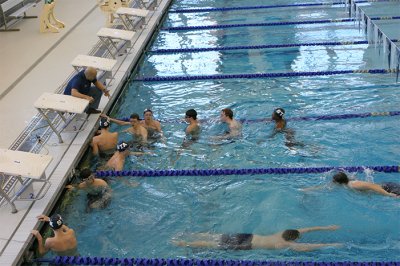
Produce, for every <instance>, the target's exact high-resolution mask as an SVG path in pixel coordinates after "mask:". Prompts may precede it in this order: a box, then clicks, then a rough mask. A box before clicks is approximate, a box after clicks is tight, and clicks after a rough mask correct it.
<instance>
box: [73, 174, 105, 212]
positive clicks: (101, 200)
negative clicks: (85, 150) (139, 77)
mask: <svg viewBox="0 0 400 266" xmlns="http://www.w3.org/2000/svg"><path fill="white" fill-rule="evenodd" d="M79 176H80V179H81V180H83V181H82V182H81V183H79V184H73V185H67V186H66V188H67V189H70V190H72V189H82V190H84V191H86V193H87V198H88V205H87V207H88V208H89V209H103V208H105V207H107V206H108V204H109V203H110V201H111V197H112V190H111V188H110V186H109V185H108V184H107V182H106V181H104V180H103V179H100V178H96V177H95V176H94V175H93V174H92V171H90V169H87V168H86V169H83V170H82V171H81V173H80V175H79Z"/></svg>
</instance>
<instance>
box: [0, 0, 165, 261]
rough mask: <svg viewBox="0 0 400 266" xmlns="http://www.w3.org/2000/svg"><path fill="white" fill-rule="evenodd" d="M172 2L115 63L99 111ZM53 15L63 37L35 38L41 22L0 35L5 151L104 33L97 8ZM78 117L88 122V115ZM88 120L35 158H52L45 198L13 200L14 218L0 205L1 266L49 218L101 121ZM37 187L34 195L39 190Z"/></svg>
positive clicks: (83, 4)
mask: <svg viewBox="0 0 400 266" xmlns="http://www.w3.org/2000/svg"><path fill="white" fill-rule="evenodd" d="M170 2H171V0H159V1H158V6H157V8H156V9H155V10H154V11H150V13H149V15H148V17H147V18H146V21H147V23H146V25H145V26H144V27H143V28H142V29H140V30H137V31H136V34H135V37H134V39H133V41H132V47H131V48H129V51H128V53H127V54H124V55H123V56H118V57H117V58H116V59H117V64H116V66H115V67H114V69H113V71H112V72H113V76H114V80H113V81H112V83H111V85H110V86H109V87H108V88H109V89H110V90H111V93H112V96H111V98H110V99H109V100H108V99H106V98H105V97H103V98H102V101H101V103H100V109H103V110H108V109H109V108H110V107H111V103H112V102H113V100H115V98H116V95H117V91H119V90H120V89H121V88H122V85H123V84H124V82H125V81H126V79H127V78H128V77H129V75H130V72H131V71H132V69H133V66H134V65H135V63H136V62H137V61H138V60H139V58H140V56H141V52H142V51H143V49H144V48H145V46H146V45H147V43H148V42H149V40H150V39H151V36H152V33H153V32H154V30H156V28H157V26H158V24H159V23H160V21H161V19H162V16H163V13H164V12H165V10H166V8H167V7H168V6H169V4H170ZM78 6H79V8H77V7H78ZM42 7H43V3H42V1H41V2H40V3H38V5H37V6H36V7H35V8H32V9H31V10H30V11H28V12H29V15H40V11H41V9H42ZM55 15H56V17H57V18H58V19H59V20H61V21H63V22H64V23H65V24H66V27H65V28H64V29H61V31H60V33H40V32H39V20H38V19H31V20H25V21H20V22H18V23H17V24H15V25H14V27H15V28H20V29H21V30H20V31H19V32H1V33H0V57H1V58H2V61H1V63H0V73H1V77H2V78H1V80H0V122H1V124H2V125H3V130H1V131H0V132H1V133H0V148H3V149H8V148H10V147H11V145H12V144H13V143H14V142H15V140H16V139H17V137H18V136H19V135H20V134H21V132H23V131H24V129H25V128H26V126H27V125H28V124H29V123H30V121H31V120H32V118H33V117H34V116H35V115H37V110H36V109H35V108H34V107H33V103H34V102H35V101H36V99H37V98H38V97H39V96H40V95H41V94H42V93H44V92H56V91H58V90H59V88H60V86H61V85H62V84H63V83H64V82H65V81H66V79H67V78H68V77H69V76H70V75H72V74H73V73H74V69H73V68H72V66H71V61H72V60H73V59H74V58H75V57H76V56H77V55H78V54H88V53H89V51H90V50H92V48H93V47H94V46H96V45H97V44H98V42H99V39H98V37H97V36H96V33H97V32H98V31H99V29H100V28H102V27H105V22H106V17H105V15H104V14H103V13H102V12H101V10H100V8H99V7H98V6H97V4H96V1H82V0H68V1H58V2H57V6H56V8H55ZM80 118H81V119H86V115H83V116H82V117H80ZM87 119H88V120H87V122H86V123H85V125H84V127H83V128H82V129H81V131H80V132H78V133H76V132H72V133H71V132H63V133H61V135H62V138H63V140H64V143H61V144H60V143H58V138H57V136H56V135H55V134H51V137H50V139H49V140H48V141H47V143H46V145H45V148H44V149H42V150H41V151H40V153H42V154H49V155H51V156H52V157H53V161H52V162H51V164H50V165H49V167H48V168H47V170H46V176H47V177H48V178H49V181H50V182H51V187H50V189H49V191H48V192H47V193H46V195H45V197H44V198H43V199H41V200H38V201H35V202H27V201H16V202H15V205H16V207H17V209H18V212H17V213H15V214H12V213H11V207H10V206H9V204H8V203H6V202H3V204H2V205H1V206H0V224H1V229H0V265H7V266H9V265H18V264H19V263H21V258H22V257H23V256H24V252H25V251H26V250H27V248H28V247H29V246H30V245H31V244H32V243H33V240H34V239H33V237H32V235H31V234H30V231H31V230H32V229H38V228H40V226H41V225H42V224H40V223H38V222H37V219H36V216H37V215H39V214H42V213H44V214H49V213H50V211H51V209H52V208H53V206H54V204H55V201H56V200H57V198H58V197H59V195H60V193H61V192H62V191H63V189H64V186H65V184H66V182H67V181H68V179H69V178H70V176H71V172H72V171H73V169H74V167H75V166H76V164H77V163H78V162H79V159H80V156H81V155H82V154H83V153H84V151H85V150H86V148H87V145H88V143H89V141H90V139H91V137H92V135H93V134H94V131H95V128H96V127H95V126H96V124H97V122H98V119H99V115H98V114H97V115H90V116H88V117H87ZM72 123H77V122H75V121H73V122H72ZM4 128H6V130H4ZM32 137H33V138H34V136H32ZM61 161H62V163H61ZM17 188H18V186H17ZM34 188H36V189H37V187H36V185H35V186H34ZM14 190H15V188H14Z"/></svg>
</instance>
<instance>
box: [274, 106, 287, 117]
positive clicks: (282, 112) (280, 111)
mask: <svg viewBox="0 0 400 266" xmlns="http://www.w3.org/2000/svg"><path fill="white" fill-rule="evenodd" d="M274 113H275V114H277V115H278V116H280V117H283V116H284V115H285V110H283V109H282V108H276V109H275V110H274Z"/></svg>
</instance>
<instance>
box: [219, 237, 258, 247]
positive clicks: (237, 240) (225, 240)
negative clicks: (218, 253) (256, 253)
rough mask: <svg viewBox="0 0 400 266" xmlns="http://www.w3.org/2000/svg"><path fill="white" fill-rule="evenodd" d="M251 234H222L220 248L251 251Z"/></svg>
mask: <svg viewBox="0 0 400 266" xmlns="http://www.w3.org/2000/svg"><path fill="white" fill-rule="evenodd" d="M251 240H253V234H223V235H222V236H221V240H220V246H221V248H224V249H234V250H248V249H251Z"/></svg>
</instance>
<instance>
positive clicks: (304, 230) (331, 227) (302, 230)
mask: <svg viewBox="0 0 400 266" xmlns="http://www.w3.org/2000/svg"><path fill="white" fill-rule="evenodd" d="M337 229H339V226H337V225H329V226H314V227H305V228H298V229H297V230H298V231H299V232H300V233H307V232H312V231H322V230H326V231H334V230H337Z"/></svg>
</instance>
